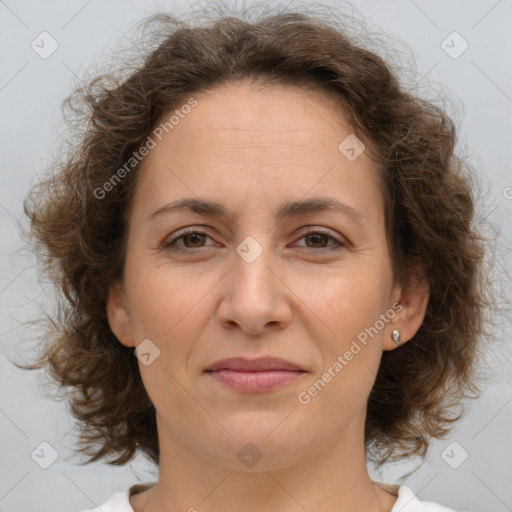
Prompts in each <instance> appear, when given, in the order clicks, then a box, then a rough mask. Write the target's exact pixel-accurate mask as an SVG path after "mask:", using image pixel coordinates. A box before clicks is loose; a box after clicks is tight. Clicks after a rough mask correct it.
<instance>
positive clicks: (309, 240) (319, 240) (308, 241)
mask: <svg viewBox="0 0 512 512" xmlns="http://www.w3.org/2000/svg"><path fill="white" fill-rule="evenodd" d="M300 240H305V245H301V247H305V248H307V249H326V250H335V249H339V248H340V247H344V246H345V245H346V244H345V243H343V242H342V241H340V240H338V239H337V238H335V237H334V236H332V235H331V234H330V233H326V232H324V231H320V230H317V229H310V230H309V231H306V232H305V233H303V235H302V237H301V238H300ZM330 242H331V243H330Z"/></svg>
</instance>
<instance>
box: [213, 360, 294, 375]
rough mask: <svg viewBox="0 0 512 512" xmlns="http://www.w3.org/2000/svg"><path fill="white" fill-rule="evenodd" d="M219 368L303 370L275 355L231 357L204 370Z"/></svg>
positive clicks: (250, 370)
mask: <svg viewBox="0 0 512 512" xmlns="http://www.w3.org/2000/svg"><path fill="white" fill-rule="evenodd" d="M219 370H233V371H237V372H267V371H289V372H296V371H304V370H302V368H300V367H299V366H297V365H295V364H293V363H290V362H289V361H286V360H285V359H279V358H276V357H261V358H259V359H246V358H244V357H232V358H229V359H222V360H221V361H217V362H216V363H214V364H212V365H211V366H209V367H208V368H207V369H206V370H205V371H206V372H216V371H219Z"/></svg>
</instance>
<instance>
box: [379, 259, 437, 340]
mask: <svg viewBox="0 0 512 512" xmlns="http://www.w3.org/2000/svg"><path fill="white" fill-rule="evenodd" d="M410 275H411V276H412V278H411V280H410V283H409V284H408V285H407V286H406V287H402V286H401V285H398V284H397V285H396V286H395V288H394V293H393V295H394V298H395V302H394V304H395V306H394V307H393V310H394V311H396V312H397V313H396V315H395V316H394V317H393V319H392V320H391V321H390V322H389V323H388V324H387V329H386V333H385V336H384V340H383V342H382V348H383V350H394V349H396V348H398V347H400V346H402V345H403V344H404V343H406V342H408V341H409V340H411V339H412V338H413V336H414V335H415V334H416V333H417V332H418V330H419V328H420V327H421V324H422V323H423V320H424V318H425V312H426V310H427V305H428V298H429V295H430V290H429V285H428V281H427V278H426V272H425V265H424V263H423V262H421V261H420V260H416V261H415V262H414V263H413V264H412V266H411V269H410ZM396 304H400V305H401V308H400V309H399V308H398V307H397V306H396ZM394 329H396V330H397V331H398V332H399V333H400V343H399V344H398V343H395V341H394V340H393V338H392V332H393V330H394Z"/></svg>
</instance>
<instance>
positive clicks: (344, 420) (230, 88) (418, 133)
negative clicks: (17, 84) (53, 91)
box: [25, 13, 485, 512]
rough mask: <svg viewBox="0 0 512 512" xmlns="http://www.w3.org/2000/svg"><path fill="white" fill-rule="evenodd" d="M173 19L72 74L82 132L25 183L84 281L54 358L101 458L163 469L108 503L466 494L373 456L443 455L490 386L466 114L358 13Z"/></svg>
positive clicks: (246, 504)
mask: <svg viewBox="0 0 512 512" xmlns="http://www.w3.org/2000/svg"><path fill="white" fill-rule="evenodd" d="M157 21H159V22H163V23H164V26H165V25H167V27H168V33H167V35H166V37H165V38H164V39H163V40H162V41H160V42H159V45H158V47H157V48H156V49H155V50H153V51H152V52H151V53H150V54H149V55H148V56H147V59H146V60H145V61H144V63H143V64H142V65H141V66H140V67H138V68H137V69H136V70H135V71H133V72H132V73H131V74H130V75H129V76H128V77H125V78H123V79H122V80H120V81H119V83H111V82H110V83H107V82H105V81H102V80H99V81H98V80H97V81H94V82H93V83H92V84H91V85H90V86H89V87H88V88H86V89H85V90H80V91H78V92H77V93H75V95H73V97H72V98H71V99H72V105H73V106H74V107H75V109H77V111H79V109H80V108H81V106H84V105H86V106H89V107H90V109H91V110H90V111H87V110H86V109H85V110H83V112H82V113H83V114H84V116H85V118H86V120H87V118H89V120H90V122H89V123H88V124H87V128H86V131H85V133H84V137H83V139H82V142H81V144H79V145H77V146H76V151H75V152H74V153H72V154H71V155H69V159H68V160H66V161H65V162H64V163H63V164H62V166H61V167H60V168H59V170H58V172H57V173H55V175H54V176H53V177H51V178H50V179H48V180H47V181H46V182H43V183H41V184H40V185H39V186H38V187H37V188H36V189H34V190H33V192H32V194H31V195H30V196H29V198H27V201H26V203H25V211H26V213H27V215H28V216H29V217H30V219H31V222H32V233H33V236H34V237H35V239H36V240H37V241H38V242H39V243H40V244H41V245H42V246H43V247H44V248H45V251H46V252H45V255H46V260H45V262H46V265H47V270H48V271H49V272H50V274H51V275H52V277H53V279H54V280H55V282H56V283H57V284H58V285H59V286H60V289H61V291H62V293H63V297H64V301H63V303H62V308H61V310H60V312H61V316H60V323H56V324H55V325H53V327H52V329H53V330H52V331H51V333H50V334H51V336H50V338H51V341H50V343H49V344H48V345H47V346H46V347H45V349H44V353H43V354H42V357H41V360H40V361H39V362H38V365H35V366H38V367H40V366H44V365H49V367H50V368H51V369H52V372H53V375H54V377H55V378H56V379H57V380H58V382H60V383H61V384H62V385H65V386H70V387H71V389H72V390H73V392H72V395H71V396H70V400H71V406H72V410H73V413H74V415H75V416H76V417H77V418H78V419H79V420H80V422H81V428H82V432H81V436H82V437H81V441H82V446H81V451H83V452H84V453H86V454H87V455H88V456H89V460H90V461H94V460H98V459H100V458H107V459H108V461H109V462H110V463H112V464H124V463H126V462H128V461H130V460H131V459H132V458H133V456H134V455H135V454H136V452H137V451H141V452H142V453H144V454H145V455H147V456H148V457H149V458H150V459H151V460H152V461H153V462H154V463H155V464H157V465H158V467H159V478H158V481H157V482H151V483H148V484H144V485H138V486H134V487H132V488H131V489H127V490H126V491H124V492H120V493H116V494H114V495H113V496H112V497H111V498H110V499H109V500H108V502H107V503H105V504H104V505H102V506H101V507H100V509H101V510H102V511H103V512H114V511H115V512H128V511H130V512H133V511H135V512H155V511H160V512H167V511H168V512H174V511H177V510H188V511H194V510H198V511H205V512H215V511H219V510H243V511H244V512H252V511H254V512H255V511H267V510H269V511H270V510H281V511H284V512H288V511H289V512H292V511H299V510H308V511H322V512H334V511H336V512H348V511H350V512H354V511H363V510H364V511H366V512H369V511H375V512H378V511H379V512H383V511H387V512H389V511H393V512H398V511H402V512H420V511H434V510H435V511H449V510H450V509H448V508H446V507H442V506H440V505H436V504H433V503H426V502H422V501H420V500H419V499H418V498H417V497H415V495H414V493H413V492H412V491H411V490H410V489H409V488H408V487H406V486H403V485H402V486H398V485H391V484H386V483H381V482H374V481H373V480H372V479H371V478H370V476H369V474H368V470H367V462H368V461H372V462H374V463H376V464H383V463H384V462H385V461H388V460H389V461H392V460H399V459H403V458H406V457H410V456H412V455H419V456H424V455H425V453H426V449H427V447H428V443H429V439H431V438H440V437H442V436H443V435H444V434H446V433H447V432H448V431H449V427H450V425H451V423H452V422H453V421H455V419H457V417H454V415H453V410H454V406H456V405H457V404H458V403H459V402H460V400H461V398H463V397H464V396H466V395H468V394H469V392H474V391H475V385H474V380H473V370H474V368H475V365H476V362H477V356H478V354H479V349H480V345H479V340H480V338H481V336H482V334H483V329H484V327H483V321H482V319H483V311H484V304H485V301H484V291H485V290H484V288H483V285H482V283H483V281H482V261H483V249H482V246H481V244H480V241H479V237H478V234H477V233H476V232H475V230H474V228H473V199H472V191H471V188H470V186H469V179H468V176H467V174H466V171H465V168H464V166H463V165H462V163H461V161H460V160H459V159H457V158H456V157H455V156H454V155H453V149H454V143H455V130H454V126H453V123H452V122H451V120H450V119H449V118H448V117H447V116H446V114H445V113H444V112H443V111H442V110H440V109H439V108H437V107H435V106H434V105H432V104H429V103H428V102H425V101H423V100H421V99H418V98H415V97H413V96H412V95H410V94H409V93H407V92H406V91H405V90H404V89H403V87H402V86H401V85H400V83H399V81H398V79H397V78H396V76H395V75H394V74H393V72H392V71H391V70H390V68H389V66H388V65H387V64H386V63H385V62H384V61H383V60H382V59H381V58H380V57H378V56H377V55H375V54H374V53H372V52H370V51H369V50H367V49H364V48H363V47H361V46H359V45H358V44H357V43H356V42H355V41H354V40H353V39H352V38H351V37H349V36H347V35H346V34H345V33H344V32H343V30H342V29H341V28H340V26H339V24H335V23H330V22H328V21H326V20H322V19H320V18H315V17H313V16H308V15H305V14H298V13H280V14H276V15H268V16H262V17H261V18H260V19H257V20H253V21H251V22H249V21H246V20H243V19H242V18H236V17H220V18H219V19H218V20H216V22H215V23H211V24H208V23H203V24H202V25H198V26H196V27H187V26H185V25H184V24H180V22H178V21H175V20H173V19H172V18H171V17H166V16H163V15H162V16H160V17H158V18H157ZM107 78H109V77H107ZM77 101H83V104H82V105H81V104H80V103H77ZM87 116H88V117H87ZM134 354H135V355H136V356H137V357H134ZM35 366H34V367H35Z"/></svg>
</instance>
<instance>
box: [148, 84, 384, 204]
mask: <svg viewBox="0 0 512 512" xmlns="http://www.w3.org/2000/svg"><path fill="white" fill-rule="evenodd" d="M194 98H195V100H196V102H197V103H196V106H195V107H194V108H192V109H186V111H187V113H186V114H183V113H182V115H181V116H179V122H177V123H176V124H174V125H173V127H172V129H170V130H168V132H165V133H163V136H162V138H161V140H160V141H157V144H156V147H155V148H154V149H152V150H151V151H150V153H149V154H148V155H147V157H146V158H145V160H144V161H143V165H142V170H141V171H140V172H142V176H141V179H140V180H139V187H140V188H141V191H140V192H138V194H139V195H140V194H145V195H146V196H147V195H149V196H151V197H152V198H153V199H154V201H153V202H157V203H158V202H160V203H163V202H164V201H168V200H170V199H175V198H177V197H178V196H180V195H184V194H185V193H186V195H187V196H190V195H191V193H192V195H197V196H200V197H204V196H205V195H208V197H209V198H212V194H213V195H215V194H217V195H218V200H219V201H218V202H220V200H221V199H224V197H222V196H223V195H225V194H226V193H230V194H231V196H230V197H231V199H236V194H237V193H238V192H239V193H240V194H238V197H242V196H243V197H245V198H247V196H248V194H251V195H254V194H258V196H259V199H260V200H262V201H266V202H269V201H270V202H271V201H272V198H273V197H277V195H281V196H282V194H288V195H290V194H291V196H292V197H291V199H297V196H302V195H304V194H307V193H308V190H310V191H313V189H315V190H314V192H316V193H319V194H321V195H323V196H325V195H326V193H329V192H331V193H332V192H333V191H335V190H339V191H343V190H345V194H352V195H354V194H361V193H364V194H366V196H367V197H369V198H370V197H371V195H372V192H371V190H370V189H371V188H372V187H373V188H376V187H377V188H378V184H377V175H376V173H375V166H374V164H373V162H372V161H371V160H370V158H369V156H368V155H367V154H366V153H365V152H364V151H363V152H362V153H361V154H360V155H359V156H358V157H357V159H354V160H350V159H348V158H347V156H346V155H344V154H343V152H342V151H341V149H340V144H342V145H343V143H344V141H345V140H347V138H350V137H355V134H353V132H352V129H351V127H350V125H349V123H348V122H347V120H346V119H345V117H344V115H343V111H342V109H341V107H340V105H339V104H338V103H337V102H336V100H335V99H334V98H332V97H330V96H328V95H327V94H326V93H324V92H322V91H319V90H305V89H303V88H298V87H292V86H286V85H280V84H276V85H271V86H268V85H267V86H263V85H261V84H252V83H247V82H234V83H229V84H223V85H221V86H218V87H216V88H213V89H210V90H207V91H204V92H201V93H199V94H195V95H194ZM178 110H179V107H178ZM170 114H172V113H170ZM168 118H169V114H168V115H167V116H166V117H165V116H164V118H163V121H164V122H165V119H168ZM176 119H178V117H176ZM374 193H375V190H374ZM233 194H235V195H233ZM374 199H375V198H374ZM279 202H280V203H282V197H281V198H280V200H279ZM377 203H378V201H377ZM151 206H155V205H154V204H152V205H151ZM156 206H159V205H156ZM270 206H271V205H270Z"/></svg>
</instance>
